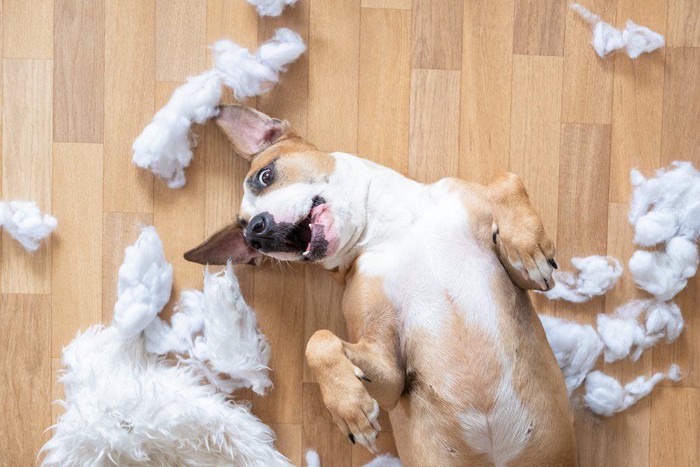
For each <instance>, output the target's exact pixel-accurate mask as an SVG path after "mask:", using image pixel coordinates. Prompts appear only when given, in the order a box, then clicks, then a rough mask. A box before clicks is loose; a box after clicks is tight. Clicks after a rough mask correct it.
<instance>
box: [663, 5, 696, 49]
mask: <svg viewBox="0 0 700 467" xmlns="http://www.w3.org/2000/svg"><path fill="white" fill-rule="evenodd" d="M666 40H667V45H668V46H669V47H700V2H698V1H697V0H668V37H667V39H666Z"/></svg>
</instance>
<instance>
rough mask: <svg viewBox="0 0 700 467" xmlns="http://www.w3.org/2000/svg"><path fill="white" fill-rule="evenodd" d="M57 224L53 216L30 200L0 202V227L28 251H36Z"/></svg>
mask: <svg viewBox="0 0 700 467" xmlns="http://www.w3.org/2000/svg"><path fill="white" fill-rule="evenodd" d="M57 225H58V222H57V221H56V218H55V217H53V216H51V215H49V214H42V213H41V211H40V210H39V208H38V207H37V205H36V203H34V202H32V201H1V202H0V227H2V228H3V229H4V230H5V232H7V234H8V235H9V236H10V237H12V238H14V239H15V240H17V241H18V242H19V243H20V244H21V245H22V246H23V247H24V249H25V250H27V251H29V252H34V251H36V250H37V249H38V248H39V244H40V242H41V241H42V240H43V239H45V238H46V237H48V236H49V235H50V234H51V232H53V230H54V229H55V228H56V226H57Z"/></svg>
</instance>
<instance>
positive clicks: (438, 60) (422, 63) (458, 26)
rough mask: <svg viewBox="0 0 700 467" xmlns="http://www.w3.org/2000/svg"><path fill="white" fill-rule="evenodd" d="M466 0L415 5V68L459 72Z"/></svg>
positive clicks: (435, 0) (412, 63) (435, 1)
mask: <svg viewBox="0 0 700 467" xmlns="http://www.w3.org/2000/svg"><path fill="white" fill-rule="evenodd" d="M462 8H463V0H432V1H431V2H414V3H413V10H412V11H413V58H412V60H411V66H412V67H413V68H431V69H440V70H459V69H460V67H461V64H462V18H461V17H460V16H459V13H460V12H461V11H462Z"/></svg>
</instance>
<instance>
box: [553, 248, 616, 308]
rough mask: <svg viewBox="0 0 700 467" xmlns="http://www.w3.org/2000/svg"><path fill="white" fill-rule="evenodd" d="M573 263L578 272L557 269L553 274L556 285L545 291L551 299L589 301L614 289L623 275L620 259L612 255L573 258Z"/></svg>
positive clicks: (576, 301) (577, 301)
mask: <svg viewBox="0 0 700 467" xmlns="http://www.w3.org/2000/svg"><path fill="white" fill-rule="evenodd" d="M571 264H572V265H573V266H574V268H576V270H577V271H578V272H577V273H572V272H568V271H561V272H559V271H557V272H555V273H554V274H553V276H554V279H555V285H554V287H552V288H551V289H550V290H548V291H547V292H544V294H545V295H546V296H547V298H549V299H550V300H557V299H562V300H566V301H569V302H574V303H582V302H587V301H588V300H590V299H592V298H593V297H597V296H600V295H604V294H605V293H606V292H607V291H609V290H610V289H612V288H613V287H614V286H615V284H616V283H617V281H618V279H619V278H620V276H621V275H622V265H620V261H618V260H617V259H615V258H613V257H611V256H588V257H586V258H572V259H571Z"/></svg>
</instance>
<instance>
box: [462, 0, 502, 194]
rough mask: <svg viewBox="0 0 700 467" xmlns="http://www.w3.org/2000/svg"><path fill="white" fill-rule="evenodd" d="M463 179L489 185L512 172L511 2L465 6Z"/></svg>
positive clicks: (486, 0)
mask: <svg viewBox="0 0 700 467" xmlns="http://www.w3.org/2000/svg"><path fill="white" fill-rule="evenodd" d="M463 30H464V34H463V42H462V83H461V90H462V93H461V112H460V114H461V118H460V156H459V158H460V160H459V162H460V163H459V176H460V177H461V178H463V179H465V180H472V181H475V182H479V183H488V182H489V180H491V178H493V176H494V175H495V174H497V173H499V172H502V171H504V170H507V169H508V159H509V152H510V112H511V82H512V78H513V77H512V72H513V58H512V53H513V0H498V1H492V0H479V1H467V2H464V27H463Z"/></svg>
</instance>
